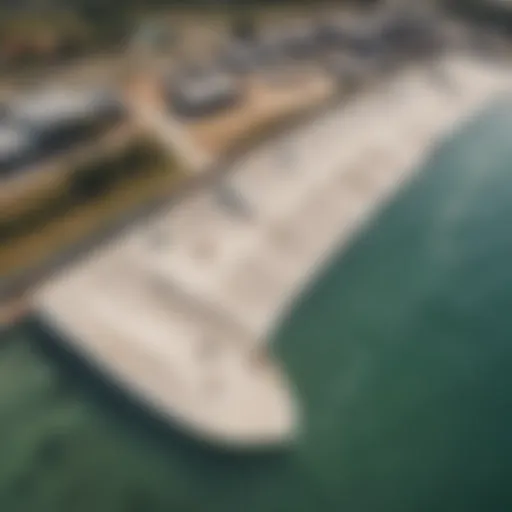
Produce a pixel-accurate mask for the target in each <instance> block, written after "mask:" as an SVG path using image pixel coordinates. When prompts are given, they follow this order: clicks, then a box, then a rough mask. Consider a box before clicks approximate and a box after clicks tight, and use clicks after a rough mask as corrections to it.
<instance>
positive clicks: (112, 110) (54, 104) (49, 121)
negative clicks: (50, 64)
mask: <svg viewBox="0 0 512 512" xmlns="http://www.w3.org/2000/svg"><path fill="white" fill-rule="evenodd" d="M123 117H124V106H123V104H122V103H121V101H120V100H119V99H117V98H116V97H115V96H114V95H112V94H111V93H110V92H108V91H104V90H92V91H91V90H88V91H75V90H64V89H51V90H45V91H38V92H36V93H33V94H31V95H28V96H24V97H22V98H19V99H17V100H16V101H15V102H14V103H12V104H10V105H9V118H10V119H11V120H12V121H14V122H16V123H18V124H19V125H20V126H22V127H24V128H25V129H26V130H28V131H30V133H31V134H32V136H33V137H34V139H35V140H36V141H37V144H38V147H39V152H40V153H41V154H43V155H44V154H49V153H52V152H53V151H56V150H61V149H67V148H69V147H70V146H71V145H74V144H75V143H79V142H84V141H86V140H89V139H90V138H91V137H92V136H95V135H98V134H99V133H100V132H101V131H102V130H103V129H104V128H106V127H108V126H111V125H113V124H114V123H116V122H118V121H120V120H121V119H122V118H123Z"/></svg>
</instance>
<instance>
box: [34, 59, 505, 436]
mask: <svg viewBox="0 0 512 512" xmlns="http://www.w3.org/2000/svg"><path fill="white" fill-rule="evenodd" d="M442 69H443V73H445V75H444V76H445V77H446V80H447V85H449V87H447V86H443V85H440V84H439V83H438V81H437V80H434V79H433V76H432V70H431V69H430V68H427V67H418V68H416V69H408V70H406V71H404V72H403V73H402V74H398V75H396V76H395V77H394V78H393V79H391V80H390V81H389V82H388V83H386V84H383V85H382V87H380V88H379V89H375V90H373V91H369V92H365V93H364V94H362V95H361V96H360V97H358V98H356V99H355V100H354V101H353V102H352V103H350V104H349V105H340V106H339V107H338V108H335V109H333V110H332V111H331V112H329V113H328V114H327V115H324V116H323V117H321V118H320V119H317V120H316V121H315V122H314V123H311V124H309V125H307V126H303V127H301V128H299V129H297V130H295V131H293V132H291V133H288V134H286V135H285V136H283V137H282V138H280V139H278V140H275V141H272V142H270V143H268V144H266V145H265V146H264V147H261V148H259V149H258V150H256V151H255V152H253V153H251V154H249V155H247V156H246V157H245V158H243V159H241V160H240V161H239V162H237V163H236V164H235V165H234V168H233V169H232V172H231V173H229V175H228V176H227V178H226V179H225V180H224V181H223V182H222V183H221V184H220V185H219V187H220V189H219V188H218V189H215V190H213V189H206V190H202V191H201V192H199V193H198V194H196V195H194V196H192V197H190V198H186V199H185V200H183V201H182V202H180V203H179V204H177V205H175V206H173V207H172V208H169V209H168V211H167V212H164V213H163V214H162V215H160V216H159V217H158V218H156V219H154V220H152V221H151V222H149V223H147V222H146V223H145V225H144V226H139V227H137V228H134V229H133V230H132V231H130V232H128V233H126V234H125V235H124V236H123V237H121V238H120V239H117V240H114V241H112V242H111V244H109V245H108V246H106V247H104V248H103V249H101V250H99V251H97V252H96V253H95V255H94V256H91V257H88V258H87V259H85V260H83V261H82V262H79V263H78V264H77V265H76V266H75V268H73V269H71V271H68V272H66V274H65V275H63V276H61V277H57V278H55V279H54V280H51V282H49V283H47V284H46V285H45V286H44V287H43V288H42V289H41V290H40V292H39V293H38V294H37V295H36V297H35V300H34V306H35V308H36V309H37V310H38V311H39V313H40V314H41V316H42V317H44V318H45V319H46V321H47V322H48V323H49V324H50V325H53V326H56V327H57V328H58V330H60V331H61V332H62V333H63V334H64V335H65V336H66V337H67V339H68V340H69V342H70V343H72V344H73V345H74V346H75V347H76V349H77V350H78V351H81V352H83V353H84V354H86V355H87V356H89V357H92V358H93V359H95V360H96V361H98V362H100V363H101V364H102V365H103V366H105V367H106V369H107V371H109V372H111V373H112V374H113V375H114V376H115V377H116V378H118V379H120V380H121V381H122V382H124V383H125V384H126V386H127V387H129V388H130V389H132V390H134V391H135V392H136V393H138V394H139V395H142V396H144V397H145V398H147V400H148V401H149V402H151V403H153V404H155V405H156V406H157V407H158V408H159V409H160V410H162V411H164V412H168V413H170V414H171V415H173V414H174V415H176V411H178V412H177V414H178V416H179V415H181V416H183V417H187V418H188V419H189V421H192V423H193V424H194V425H196V426H197V429H198V430H203V431H204V430H205V429H206V430H209V431H215V432H216V433H217V434H220V433H222V435H228V434H229V433H232V432H236V433H237V435H239V436H240V437H241V438H242V437H244V436H249V437H251V436H253V435H254V436H255V435H256V433H257V432H258V431H261V430H262V429H263V430H265V429H267V432H268V433H269V436H271V435H275V434H276V433H278V432H284V431H286V429H288V428H289V426H290V423H291V422H293V421H294V414H295V405H294V404H293V403H292V402H290V400H289V394H288V384H286V379H285V378H284V376H283V375H281V373H280V372H279V371H278V370H277V367H276V365H275V364H274V362H271V361H269V362H268V363H266V364H265V365H263V368H264V370H262V371H264V372H268V373H267V374H266V375H263V376H262V374H261V373H258V372H259V371H260V370H254V368H253V369H252V370H250V371H248V367H247V361H248V354H251V353H253V351H254V350H255V349H256V350H258V348H259V347H266V346H267V342H268V340H269V336H270V334H271V333H272V331H273V329H274V328H275V326H276V325H277V324H278V322H279V319H280V318H281V315H282V314H283V312H284V311H286V310H287V309H288V308H289V307H290V306H291V305H292V304H293V303H294V302H295V300H296V298H297V296H298V295H300V294H301V293H302V291H303V290H304V287H305V286H307V284H308V283H309V282H311V280H312V279H313V276H314V275H315V273H316V272H317V271H318V269H320V268H322V266H323V264H324V262H325V261H326V259H327V258H328V257H329V255H330V254H332V252H333V251H334V250H335V249H339V248H340V245H341V244H346V243H348V242H349V241H350V240H351V238H352V236H353V235H354V234H355V233H356V232H357V231H358V230H359V229H360V227H361V226H362V225H363V224H364V223H365V222H368V221H369V220H370V219H372V218H373V215H374V213H375V211H376V210H377V209H378V208H379V207H380V206H381V205H382V204H383V202H384V201H386V200H388V199H389V198H390V197H392V195H393V194H394V193H395V192H396V191H397V190H398V189H399V188H400V186H402V184H403V183H404V181H405V180H406V178H408V177H411V176H412V175H413V171H414V170H415V169H417V168H418V165H419V164H420V163H421V162H422V161H423V159H424V158H425V156H426V155H427V154H428V152H429V150H430V148H431V147H432V145H433V144H434V143H436V141H438V140H439V138H440V137H444V136H446V134H447V133H449V132H450V131H451V130H453V129H454V128H455V127H456V126H457V125H458V124H459V123H460V122H464V119H467V118H468V116H471V115H473V114H474V113H475V112H476V111H477V110H478V109H479V108H480V107H481V106H483V105H484V104H485V103H486V102H487V101H488V100H489V99H490V98H491V97H492V96H493V95H494V94H497V93H499V92H500V91H503V90H505V89H507V88H508V87H509V86H510V83H511V82H510V78H509V77H510V75H509V74H507V73H504V72H503V73H502V72H492V70H491V69H490V68H489V67H486V66H485V65H483V64H481V63H477V62H473V61H470V60H468V59H460V58H458V57H453V56H449V57H447V58H446V59H445V61H444V62H443V63H442ZM212 338H213V339H214V341H213V342H212V343H222V346H223V347H224V348H223V354H224V356H223V359H222V363H219V365H217V366H215V368H216V372H217V373H216V374H215V375H216V377H214V378H215V379H220V381H221V382H222V384H221V385H222V386H223V389H225V390H226V393H227V394H226V396H227V398H225V401H224V402H222V404H217V405H212V406H211V408H210V409H208V408H206V407H204V400H205V398H204V387H202V386H203V385H202V382H203V379H204V378H205V377H204V373H203V370H202V367H201V363H200V362H198V360H197V358H196V356H195V355H194V354H196V351H197V350H198V347H199V349H200V348H201V347H202V346H203V345H204V343H205V340H210V339H212ZM215 340H217V341H215ZM208 343H210V342H209V341H207V344H208ZM253 370H254V371H256V373H254V372H253ZM276 383H277V385H276ZM276 390H277V391H276ZM251 397H253V399H251ZM212 403H214V404H215V403H217V402H212ZM247 403H260V404H261V407H256V406H254V407H252V408H251V411H253V413H251V414H249V413H248V408H247ZM261 418H265V420H264V424H262V422H261V421H262V420H261ZM205 425H206V427H205ZM251 429H252V430H251Z"/></svg>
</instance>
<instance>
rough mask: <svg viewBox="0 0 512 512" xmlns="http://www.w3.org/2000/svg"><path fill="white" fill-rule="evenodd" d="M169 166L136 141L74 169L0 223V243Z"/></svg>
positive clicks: (144, 143) (145, 143)
mask: <svg viewBox="0 0 512 512" xmlns="http://www.w3.org/2000/svg"><path fill="white" fill-rule="evenodd" d="M168 169H169V165H168V164H167V162H166V161H165V158H164V156H163V154H162V151H161V150H160V148H157V147H155V144H154V143H153V142H152V141H148V140H139V141H137V142H135V143H133V144H132V145H131V146H129V147H128V148H127V149H125V150H123V151H121V152H120V153H117V154H114V155H109V156H103V157H101V158H100V159H97V160H93V161H90V162H87V163H85V164H82V165H80V166H78V167H77V168H76V169H74V170H73V171H72V173H71V177H70V179H68V180H67V182H66V185H65V186H64V187H55V189H53V190H52V191H51V192H50V193H49V194H43V195H42V196H41V197H39V198H37V199H36V200H34V202H33V203H32V204H31V205H30V207H29V208H27V209H25V211H23V213H21V214H20V215H17V216H14V217H9V218H4V219H2V220H0V241H1V242H2V243H5V242H7V241H10V240H12V239H13V238H17V237H20V236H24V235H27V234H29V233H31V232H34V231H37V230H38V229H40V228H41V227H42V226H44V225H46V224H48V223H49V222H51V221H52V220H53V219H55V218H57V217H59V216H63V215H65V214H67V213H68V212H69V211H70V210H72V209H73V208H76V207H79V206H80V205H83V204H84V203H87V202H90V201H93V200H95V199H98V198H100V197H102V196H104V195H106V194H108V193H109V192H110V191H112V190H114V189H115V188H116V187H118V186H120V185H122V183H123V182H128V181H130V180H133V179H135V178H142V177H146V178H148V179H150V178H151V177H152V176H154V175H155V174H157V173H161V172H167V171H168Z"/></svg>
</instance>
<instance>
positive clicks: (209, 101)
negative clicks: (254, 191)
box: [167, 13, 442, 117]
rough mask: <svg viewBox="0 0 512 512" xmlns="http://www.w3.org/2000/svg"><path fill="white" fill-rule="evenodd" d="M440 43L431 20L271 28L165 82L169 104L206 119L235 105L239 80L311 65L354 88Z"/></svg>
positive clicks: (400, 17) (403, 17) (398, 17)
mask: <svg viewBox="0 0 512 512" xmlns="http://www.w3.org/2000/svg"><path fill="white" fill-rule="evenodd" d="M441 40H442V39H441V33H440V29H439V27H438V25H437V23H436V22H435V20H434V19H432V18H430V17H427V16H420V15H413V14H407V13H401V14H397V13H394V14H392V15H387V16H385V17H380V18H379V19H377V20H369V21H368V19H366V20H361V21H357V22H354V21H352V20H351V21H350V22H347V20H341V21H336V20H327V21H324V22H317V23H313V22H310V23H309V24H304V23H303V24H300V25H295V26H289V27H288V26H285V27H281V26H278V27H273V28H270V29H268V30H260V31H259V32H258V33H256V34H255V35H254V37H252V38H246V39H240V38H233V39H232V40H230V41H229V42H228V43H227V44H225V45H224V47H223V48H220V50H219V51H218V52H217V54H216V57H215V58H214V59H213V60H212V61H210V62H208V64H207V65H204V66H202V68H201V69H194V70H193V71H191V70H190V69H183V70H181V71H179V72H178V73H176V74H175V75H174V76H173V77H172V79H169V80H168V81H167V91H168V100H169V103H170V106H171V108H172V109H173V110H174V111H175V113H177V114H179V115H181V116H184V117H196V116H201V115H209V114H211V113H212V112H215V111H219V110H222V109H224V108H226V107H229V106H232V105H234V104H236V103H237V101H238V100H240V98H241V96H242V92H241V88H240V86H239V84H240V78H241V77H243V76H247V75H250V74H252V73H257V72H266V71H269V70H272V69H274V70H275V69H283V68H286V67H287V66H289V65H290V64H291V65H293V64H296V63H298V62H311V63H315V64H320V65H325V64H326V65H327V71H328V72H330V73H332V74H334V76H335V78H336V79H337V80H338V81H341V82H352V81H354V79H357V78H358V77H359V78H364V77H365V76H366V73H367V72H369V71H370V72H371V71H376V70H379V69H382V67H385V66H390V65H394V64H397V63H400V62H403V60H404V58H407V57H415V58H416V57H419V56H423V55H426V54H430V55H431V54H432V53H433V52H434V51H435V50H437V49H439V47H440V43H441Z"/></svg>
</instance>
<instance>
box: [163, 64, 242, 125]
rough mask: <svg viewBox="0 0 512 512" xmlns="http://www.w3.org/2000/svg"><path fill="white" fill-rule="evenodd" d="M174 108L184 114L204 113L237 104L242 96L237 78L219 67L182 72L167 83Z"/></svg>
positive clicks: (169, 98) (190, 115) (213, 112)
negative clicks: (217, 68) (218, 68)
mask: <svg viewBox="0 0 512 512" xmlns="http://www.w3.org/2000/svg"><path fill="white" fill-rule="evenodd" d="M166 93H167V94H166V95H167V100H168V103H169V106H170V108H171V109H172V110H173V111H174V112H175V113H176V114H178V115H179V116H182V117H191V118H193V117H202V116H207V115H211V114H215V113H217V112H220V111H222V110H225V109H227V108H229V107H232V106H234V105H235V104H236V103H237V102H238V100H239V99H240V97H241V90H240V88H239V86H238V83H237V81H236V79H235V78H233V77H232V76H230V75H229V74H227V73H225V72H222V71H219V70H212V71H210V70H206V71H203V70H199V71H194V72H188V73H187V72H184V73H179V74H178V76H175V77H172V78H170V79H168V80H167V83H166Z"/></svg>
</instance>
